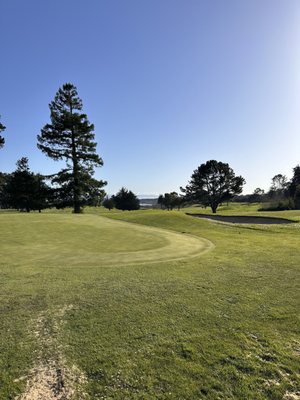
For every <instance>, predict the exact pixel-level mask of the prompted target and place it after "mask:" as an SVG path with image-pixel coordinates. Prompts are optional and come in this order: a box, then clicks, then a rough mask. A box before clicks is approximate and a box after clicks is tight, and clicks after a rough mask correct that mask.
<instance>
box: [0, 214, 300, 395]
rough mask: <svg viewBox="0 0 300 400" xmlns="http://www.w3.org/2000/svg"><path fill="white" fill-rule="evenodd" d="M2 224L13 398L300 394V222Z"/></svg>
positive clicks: (1, 316) (153, 219)
mask: <svg viewBox="0 0 300 400" xmlns="http://www.w3.org/2000/svg"><path fill="white" fill-rule="evenodd" d="M92 212H93V213H92ZM103 215H104V216H105V217H104V216H103ZM285 216H286V217H288V215H286V213H285ZM107 217H108V218H107ZM292 217H293V218H294V219H296V220H297V219H298V220H299V219H300V218H299V217H300V215H299V214H297V213H295V212H294V213H293V214H292ZM0 223H1V230H0V236H1V237H0V253H1V259H0V329H1V335H0V399H1V400H2V399H3V400H6V399H22V400H35V399H40V398H43V399H45V400H47V399H50V400H51V399H120V400H121V399H122V400H123V399H128V400H129V399H186V400H188V399H253V400H254V399H255V400H256V399H258V400H259V399H261V400H262V399H275V400H276V399H286V400H288V399H298V398H300V394H299V390H300V389H299V386H300V338H299V334H300V320H299V309H300V296H299V271H300V246H299V243H300V229H299V225H300V224H295V225H287V226H277V225H273V226H259V227H256V226H253V225H251V226H239V225H235V226H233V225H226V224H218V223H214V222H211V221H207V220H197V219H195V218H192V217H188V216H186V215H185V214H184V213H182V212H166V211H137V212H111V213H108V212H107V213H104V214H102V215H98V212H97V211H96V212H94V211H93V210H92V211H90V213H89V211H88V210H87V213H86V214H84V215H72V214H67V213H51V212H50V213H42V214H36V213H34V214H20V213H3V214H0ZM208 250H210V251H208ZM39 396H43V397H39Z"/></svg>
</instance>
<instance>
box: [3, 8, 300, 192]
mask: <svg viewBox="0 0 300 400" xmlns="http://www.w3.org/2000/svg"><path fill="white" fill-rule="evenodd" d="M0 43H1V46H0V51H1V58H0V59H1V61H0V68H1V74H0V114H1V121H2V123H4V124H5V125H6V126H7V130H6V131H5V135H4V136H5V137H6V145H5V147H4V148H3V149H2V150H1V152H0V171H2V172H11V171H13V170H14V169H15V163H16V161H17V160H18V159H19V158H21V157H22V156H27V157H28V158H29V163H30V167H31V169H32V170H33V171H35V172H40V173H45V174H48V173H54V172H56V171H58V170H59V168H60V164H59V163H57V162H54V161H53V160H51V159H49V158H46V156H45V155H44V154H42V153H41V152H40V151H39V150H38V149H37V147H36V135H37V134H38V133H39V132H40V129H41V128H42V127H43V126H44V125H45V124H46V123H48V122H49V121H50V120H49V108H48V104H49V102H50V101H52V100H53V98H54V95H55V93H56V91H57V90H58V88H59V87H60V86H61V85H62V84H64V83H65V82H71V83H73V84H75V85H76V86H77V89H78V93H79V96H80V97H81V98H82V100H83V105H84V112H85V113H86V114H87V115H88V117H89V120H90V122H92V123H94V124H95V128H96V129H95V132H96V140H97V143H98V152H99V154H100V155H101V156H102V158H103V160H104V167H102V168H100V169H98V170H97V172H96V177H97V178H101V179H105V180H108V182H109V184H108V186H107V189H106V190H107V191H108V192H109V193H110V194H113V193H115V192H116V191H117V190H118V189H120V187H121V186H126V187H127V188H128V189H130V190H133V191H134V192H135V193H137V194H159V193H164V192H168V191H173V190H175V191H179V187H180V186H185V185H186V184H187V182H188V180H189V178H190V176H191V174H192V172H193V170H194V169H195V168H196V167H197V166H199V165H200V164H201V163H203V162H205V161H207V160H209V159H216V160H218V161H223V162H227V163H229V164H230V166H231V167H232V168H233V169H234V171H235V172H236V174H238V175H242V176H243V177H244V178H245V179H246V181H247V185H246V186H245V189H244V193H251V192H252V191H253V190H254V189H255V188H256V187H261V188H264V189H268V188H269V186H270V181H271V178H272V177H273V176H274V175H276V174H278V173H282V174H286V175H287V176H288V177H289V178H290V177H291V175H292V168H293V167H295V166H296V165H297V164H299V163H300V1H299V0H243V1H241V0H226V1H224V0H85V1H79V0H51V1H41V0H26V1H24V0H0Z"/></svg>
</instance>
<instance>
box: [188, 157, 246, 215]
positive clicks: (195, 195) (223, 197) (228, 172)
mask: <svg viewBox="0 0 300 400" xmlns="http://www.w3.org/2000/svg"><path fill="white" fill-rule="evenodd" d="M244 183H245V179H244V178H243V177H241V176H235V173H234V171H233V169H232V168H230V167H229V165H228V164H225V163H222V162H218V161H216V160H210V161H207V162H206V163H205V164H201V165H200V166H199V167H198V168H197V169H195V170H194V172H193V174H192V176H191V180H190V181H189V184H188V185H187V186H186V187H185V188H181V190H183V192H184V193H185V194H186V197H187V199H188V200H190V199H193V200H194V201H197V202H199V203H202V204H203V205H205V206H207V205H209V206H210V207H211V209H212V212H213V213H216V211H217V208H218V206H219V205H220V204H221V203H223V202H224V201H229V200H230V199H231V198H233V197H234V196H235V195H237V194H239V193H241V192H242V188H243V185H244Z"/></svg>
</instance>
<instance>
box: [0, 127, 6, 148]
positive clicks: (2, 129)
mask: <svg viewBox="0 0 300 400" xmlns="http://www.w3.org/2000/svg"><path fill="white" fill-rule="evenodd" d="M5 129H6V127H5V126H4V125H3V124H1V122H0V133H1V132H4V131H5ZM4 143H5V139H4V137H3V136H1V135H0V149H2V147H3V146H4Z"/></svg>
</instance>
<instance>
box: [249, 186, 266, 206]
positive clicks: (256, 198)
mask: <svg viewBox="0 0 300 400" xmlns="http://www.w3.org/2000/svg"><path fill="white" fill-rule="evenodd" d="M264 194H265V191H264V190H263V189H261V188H256V189H255V190H254V191H253V193H252V194H251V195H250V196H249V202H250V203H258V202H260V201H262V200H263V197H264Z"/></svg>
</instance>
